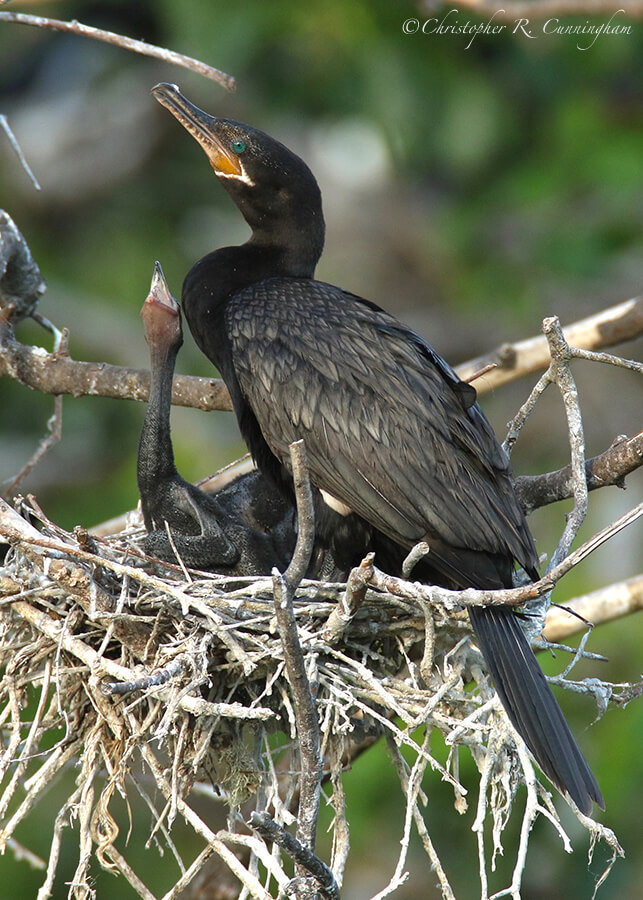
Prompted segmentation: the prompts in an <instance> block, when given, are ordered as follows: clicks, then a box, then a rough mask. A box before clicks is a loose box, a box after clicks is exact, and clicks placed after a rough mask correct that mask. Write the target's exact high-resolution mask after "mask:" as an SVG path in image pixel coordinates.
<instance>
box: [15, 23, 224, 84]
mask: <svg viewBox="0 0 643 900" xmlns="http://www.w3.org/2000/svg"><path fill="white" fill-rule="evenodd" d="M2 22H8V23H14V24H16V25H33V26H35V27H36V28H48V29H51V30H53V31H66V32H70V33H71V34H77V35H80V36H81V37H88V38H93V39H94V40H96V41H104V42H105V43H106V44H114V45H115V46H116V47H122V48H123V49H124V50H131V51H132V52H134V53H140V54H142V55H143V56H152V57H154V58H155V59H160V60H162V61H163V62H167V63H171V64H172V65H175V66H182V67H183V68H184V69H189V70H190V71H191V72H196V74H197V75H203V76H204V78H209V79H210V80H211V81H216V82H217V83H218V84H220V85H221V86H222V87H224V88H225V89H226V90H228V91H232V90H234V88H235V81H234V78H233V77H232V75H227V74H226V73H225V72H222V71H221V70H220V69H215V68H214V67H213V66H208V65H206V64H205V63H203V62H201V61H200V60H198V59H193V58H192V57H191V56H183V54H182V53H175V52H174V51H173V50H167V49H166V48H165V47H156V46H155V45H154V44H148V43H146V42H145V41H137V40H134V39H133V38H129V37H125V36H124V35H122V34H115V33H114V32H113V31H103V30H102V29H100V28H93V27H92V26H90V25H83V24H82V23H81V22H77V21H76V20H74V21H72V22H62V21H60V20H59V19H49V18H44V17H43V16H31V15H27V14H25V13H11V12H0V24H1V23H2Z"/></svg>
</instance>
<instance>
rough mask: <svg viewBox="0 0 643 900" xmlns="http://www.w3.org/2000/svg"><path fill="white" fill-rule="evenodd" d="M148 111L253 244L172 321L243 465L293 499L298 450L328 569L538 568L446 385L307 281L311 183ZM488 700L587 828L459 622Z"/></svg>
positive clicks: (510, 673) (256, 153) (585, 784)
mask: <svg viewBox="0 0 643 900" xmlns="http://www.w3.org/2000/svg"><path fill="white" fill-rule="evenodd" d="M153 94H154V96H155V97H156V99H157V100H158V101H159V102H160V103H162V104H163V105H164V106H165V107H167V109H169V111H170V112H171V113H172V114H173V115H174V116H175V118H176V119H178V121H179V122H180V123H181V124H182V125H183V126H184V127H185V128H186V129H187V131H189V132H190V134H191V135H192V136H193V137H194V138H195V139H196V140H197V142H198V143H199V144H200V146H201V147H202V149H203V150H204V151H205V153H206V155H207V157H208V159H209V161H210V164H211V165H212V168H213V169H214V172H215V174H216V176H217V178H218V179H219V181H220V182H221V184H222V185H223V187H224V188H225V189H226V190H227V191H228V193H229V194H230V196H231V197H232V199H233V200H234V202H235V204H236V205H237V207H238V208H239V210H240V212H241V213H242V215H243V217H244V219H245V220H246V222H247V223H248V225H249V226H250V228H251V229H252V235H251V237H250V239H249V240H248V241H247V242H246V243H245V244H243V245H242V246H235V247H224V248H222V249H220V250H215V251H214V252H212V253H208V254H207V256H204V257H203V259H201V260H200V261H199V262H197V263H196V265H194V266H193V268H192V269H191V270H190V272H189V273H188V275H187V277H186V279H185V281H184V284H183V293H182V301H183V309H184V312H185V315H186V318H187V320H188V323H189V326H190V329H191V331H192V334H193V336H194V338H195V340H196V342H197V344H198V345H199V347H200V348H201V350H202V351H203V352H204V353H205V354H206V356H208V357H209V358H210V360H211V361H212V362H213V363H214V365H215V366H216V367H217V368H218V369H219V371H220V372H221V375H222V376H223V378H224V380H225V382H226V384H227V386H228V389H229V391H230V395H231V397H232V402H233V404H234V409H235V412H236V415H237V419H238V421H239V425H240V428H241V433H242V435H243V437H244V439H245V441H246V443H247V445H248V447H249V449H250V451H251V453H252V455H253V457H254V458H255V460H256V462H257V465H258V466H259V468H260V469H261V471H262V472H264V473H265V474H266V475H267V476H268V477H269V478H270V479H271V480H272V481H273V482H274V483H275V484H276V485H279V486H281V488H282V490H284V491H286V492H291V491H292V486H291V485H292V483H291V476H290V473H289V468H288V467H289V453H288V447H289V445H290V443H291V442H292V441H295V440H297V439H299V438H304V440H305V445H306V451H307V456H308V465H309V469H310V479H311V482H312V485H313V487H314V496H315V514H316V529H317V538H318V540H319V541H321V542H322V543H324V544H325V545H326V546H329V547H330V548H331V549H332V551H333V555H334V557H335V560H336V561H337V563H338V565H339V566H340V567H348V566H350V565H354V564H356V563H357V562H358V561H359V560H360V559H361V557H362V555H363V553H364V552H365V551H366V550H367V549H374V550H375V551H376V553H377V557H376V558H377V559H378V562H379V563H380V565H381V566H382V567H383V568H385V569H388V570H389V571H392V572H393V573H399V571H400V567H401V562H402V560H403V558H404V557H405V555H406V554H407V552H408V550H409V548H410V547H412V546H413V545H414V544H415V543H417V542H418V541H427V542H428V544H429V547H430V552H429V554H428V556H427V557H426V558H425V559H426V562H423V563H421V564H420V566H418V568H417V569H416V572H415V574H416V575H418V574H420V573H421V577H422V578H423V580H426V581H427V582H429V583H430V582H433V583H436V584H442V585H445V586H449V587H456V588H465V587H475V588H480V589H495V588H506V587H510V586H511V584H512V570H513V567H514V563H515V562H518V563H519V564H520V565H521V566H523V567H524V568H525V570H526V571H527V573H528V574H529V575H530V576H531V577H532V578H536V577H537V571H536V566H537V561H538V559H537V555H536V550H535V547H534V543H533V540H532V537H531V535H530V533H529V530H528V527H527V523H526V521H525V518H524V515H523V513H522V510H521V509H520V507H519V505H518V502H517V499H516V497H515V494H514V491H513V487H512V483H511V479H510V473H509V465H508V460H507V457H506V456H505V454H504V452H503V450H502V448H501V447H500V445H499V444H498V441H497V439H496V437H495V435H494V433H493V431H492V429H491V426H490V425H489V423H488V421H487V419H486V418H485V416H484V414H483V412H482V411H481V409H480V407H479V406H478V405H477V403H476V402H475V400H476V392H475V390H474V389H473V388H472V387H471V386H470V385H467V384H465V383H463V382H462V381H461V380H460V379H459V378H458V377H457V375H456V374H455V373H454V371H453V370H452V369H451V367H450V366H449V365H448V364H447V363H446V362H444V360H442V359H441V358H440V357H439V356H438V355H437V354H436V353H435V351H434V350H433V349H432V348H431V347H430V346H429V345H428V344H427V343H426V342H425V341H424V340H422V338H421V337H419V336H418V335H417V334H415V333H414V332H413V331H411V329H409V328H407V327H406V326H405V325H403V324H401V323H400V322H398V321H397V320H396V319H395V318H394V317H393V316H391V315H389V314H388V313H386V312H384V311H383V310H382V309H380V308H379V307H378V306H376V305H375V304H373V303H371V302H369V301H367V300H364V299H362V298H360V297H357V296H355V295H354V294H351V293H349V292H347V291H344V290H342V289H341V288H338V287H334V286H332V285H330V284H324V283H322V282H319V281H316V280H314V272H315V266H316V264H317V261H318V259H319V257H320V255H321V252H322V247H323V243H324V219H323V215H322V205H321V195H320V191H319V188H318V185H317V182H316V181H315V178H314V176H313V175H312V173H311V171H310V169H309V168H308V167H307V165H306V164H305V163H304V162H303V160H301V159H300V158H299V157H298V156H296V155H295V154H294V153H292V152H291V151H290V150H289V149H288V148H287V147H285V146H284V145H283V144H281V143H279V142H278V141H276V140H275V139H274V138H272V137H270V136H269V135H267V134H264V133H263V132H261V131H258V130H257V129H255V128H252V127H250V126H248V125H243V124H240V123H238V122H234V121H231V120H226V119H219V118H215V117H213V116H210V115H208V114H207V113H205V112H203V111H202V110H200V109H198V108H197V107H195V106H194V105H193V104H192V103H190V101H189V100H187V99H186V98H185V97H184V96H183V95H182V94H181V93H180V92H179V90H178V88H177V87H176V86H175V85H168V84H160V85H157V87H155V88H154V90H153ZM470 617H471V622H472V625H473V628H474V631H475V634H476V636H477V640H478V643H479V646H480V649H481V650H482V653H483V655H484V657H485V659H486V661H487V664H488V666H489V669H490V671H491V675H492V677H493V680H494V684H495V687H496V690H497V691H498V694H499V696H500V699H501V701H502V703H503V706H504V707H505V710H506V711H507V714H508V715H509V718H510V719H511V721H512V723H513V724H514V726H515V728H516V729H517V731H518V732H519V734H520V735H521V737H522V738H523V739H524V741H525V743H526V744H527V746H528V747H529V749H530V750H531V752H532V753H533V755H534V757H535V758H536V761H537V762H538V764H539V765H540V767H541V769H542V770H543V772H544V773H545V774H546V775H547V776H548V777H549V778H550V780H551V781H552V782H553V783H554V784H556V785H557V786H558V787H559V788H560V789H561V790H562V791H566V792H567V793H568V794H569V796H570V797H571V799H572V800H573V801H574V802H575V803H576V805H577V806H578V807H579V808H580V809H581V810H582V811H583V812H584V813H587V814H589V813H590V812H591V808H592V800H595V801H596V802H597V803H598V804H599V805H601V806H602V805H603V798H602V796H601V792H600V789H599V787H598V784H597V783H596V780H595V778H594V776H593V775H592V773H591V771H590V769H589V767H588V765H587V763H586V761H585V759H584V758H583V755H582V753H581V751H580V749H579V747H578V745H577V743H576V741H575V739H574V737H573V735H572V733H571V731H570V729H569V726H568V725H567V722H566V721H565V718H564V716H563V714H562V712H561V710H560V707H559V706H558V703H557V701H556V699H555V698H554V695H553V693H552V691H551V689H550V687H549V685H548V683H547V681H546V680H545V677H544V675H543V673H542V671H541V669H540V667H539V665H538V663H537V661H536V658H535V656H534V654H533V653H532V651H531V648H530V646H529V643H528V641H527V640H526V638H525V636H524V634H523V631H522V629H521V626H520V622H519V618H518V617H517V615H516V613H515V611H514V610H513V609H511V608H506V607H504V608H502V607H501V608H499V607H479V608H470Z"/></svg>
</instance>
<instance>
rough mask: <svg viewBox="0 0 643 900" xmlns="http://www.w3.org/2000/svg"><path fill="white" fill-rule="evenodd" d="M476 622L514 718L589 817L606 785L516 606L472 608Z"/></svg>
mask: <svg viewBox="0 0 643 900" xmlns="http://www.w3.org/2000/svg"><path fill="white" fill-rule="evenodd" d="M469 616H470V618H471V623H472V625H473V628H474V630H475V633H476V635H477V638H478V642H479V644H480V649H481V650H482V653H483V655H484V658H485V660H486V662H487V665H488V666H489V669H490V671H491V676H492V678H493V682H494V686H495V688H496V691H497V692H498V696H499V697H500V700H501V701H502V705H503V706H504V708H505V710H506V712H507V715H508V716H509V719H510V720H511V722H512V724H513V726H514V727H515V729H516V731H518V733H519V734H520V736H521V737H522V739H523V740H524V742H525V743H526V744H527V746H528V747H529V749H530V751H531V752H532V754H533V756H534V758H535V760H536V762H537V763H538V765H539V766H540V768H541V769H542V770H543V772H544V773H545V775H546V776H547V777H548V778H549V779H550V781H552V782H553V784H555V785H556V786H557V787H558V788H559V789H560V790H561V791H563V792H565V791H566V792H567V793H568V794H569V796H570V797H571V799H572V800H573V801H574V803H575V804H576V806H578V808H579V809H580V810H581V812H583V813H585V815H589V814H590V813H591V811H592V800H594V801H595V802H596V803H598V805H599V806H600V807H601V808H602V809H604V808H605V805H604V801H603V797H602V794H601V791H600V788H599V786H598V784H597V782H596V779H595V778H594V776H593V774H592V772H591V770H590V768H589V766H588V765H587V762H586V761H585V758H584V756H583V754H582V753H581V751H580V748H579V746H578V744H577V743H576V740H575V738H574V736H573V735H572V733H571V731H570V728H569V725H568V724H567V722H566V720H565V717H564V715H563V713H562V711H561V708H560V706H559V705H558V702H557V700H556V698H555V697H554V695H553V693H552V690H551V688H550V686H549V684H548V683H547V680H546V678H545V676H544V675H543V672H542V669H541V668H540V666H539V665H538V662H537V661H536V657H535V656H534V654H533V652H532V650H531V647H530V646H529V643H528V641H527V639H526V637H525V635H524V634H523V631H522V628H521V627H520V622H519V620H518V618H517V616H516V614H515V613H514V612H513V610H511V609H507V608H502V607H490V606H486V607H471V608H470V609H469Z"/></svg>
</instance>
